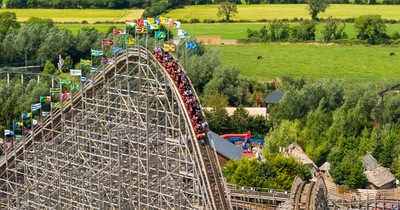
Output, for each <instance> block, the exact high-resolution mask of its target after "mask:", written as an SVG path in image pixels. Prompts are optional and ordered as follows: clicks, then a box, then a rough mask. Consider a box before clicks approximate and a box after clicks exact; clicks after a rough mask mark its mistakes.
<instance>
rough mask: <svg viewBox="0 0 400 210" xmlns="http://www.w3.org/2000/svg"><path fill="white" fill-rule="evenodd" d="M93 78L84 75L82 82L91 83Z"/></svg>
mask: <svg viewBox="0 0 400 210" xmlns="http://www.w3.org/2000/svg"><path fill="white" fill-rule="evenodd" d="M91 81H92V80H90V79H89V77H82V79H81V82H87V83H90V82H91Z"/></svg>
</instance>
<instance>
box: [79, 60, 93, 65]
mask: <svg viewBox="0 0 400 210" xmlns="http://www.w3.org/2000/svg"><path fill="white" fill-rule="evenodd" d="M81 65H82V66H90V65H92V61H91V60H83V59H81Z"/></svg>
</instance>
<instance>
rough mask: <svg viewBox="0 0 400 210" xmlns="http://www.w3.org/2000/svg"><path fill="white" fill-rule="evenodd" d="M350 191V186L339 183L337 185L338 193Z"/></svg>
mask: <svg viewBox="0 0 400 210" xmlns="http://www.w3.org/2000/svg"><path fill="white" fill-rule="evenodd" d="M349 191H350V187H349V186H347V185H340V186H339V193H340V194H343V193H348V192H349Z"/></svg>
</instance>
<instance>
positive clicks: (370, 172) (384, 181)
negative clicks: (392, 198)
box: [362, 153, 396, 190]
mask: <svg viewBox="0 0 400 210" xmlns="http://www.w3.org/2000/svg"><path fill="white" fill-rule="evenodd" d="M362 161H363V163H364V167H365V171H364V175H365V177H366V178H367V179H366V181H365V188H366V189H372V190H382V189H391V188H393V182H394V181H395V180H396V177H395V176H394V175H393V174H392V173H391V172H390V170H389V169H388V168H384V167H382V166H380V165H379V164H378V161H376V159H375V158H374V157H373V156H372V155H371V153H368V154H366V155H364V157H363V160H362Z"/></svg>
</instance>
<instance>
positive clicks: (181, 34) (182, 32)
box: [178, 30, 188, 36]
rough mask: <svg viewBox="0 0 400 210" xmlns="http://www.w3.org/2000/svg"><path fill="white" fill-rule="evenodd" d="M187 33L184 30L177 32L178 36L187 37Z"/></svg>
mask: <svg viewBox="0 0 400 210" xmlns="http://www.w3.org/2000/svg"><path fill="white" fill-rule="evenodd" d="M187 35H188V33H187V32H186V31H184V30H178V36H187Z"/></svg>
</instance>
